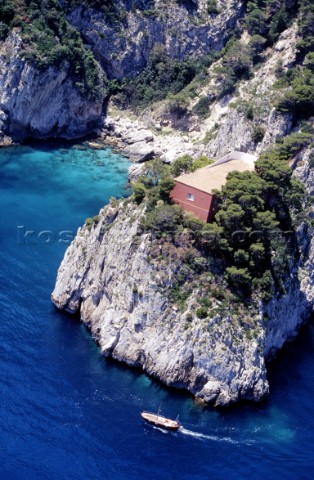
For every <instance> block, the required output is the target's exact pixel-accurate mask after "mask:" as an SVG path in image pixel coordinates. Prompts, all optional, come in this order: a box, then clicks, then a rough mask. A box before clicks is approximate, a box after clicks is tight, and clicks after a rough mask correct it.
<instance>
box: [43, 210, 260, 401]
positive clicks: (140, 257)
mask: <svg viewBox="0 0 314 480" xmlns="http://www.w3.org/2000/svg"><path fill="white" fill-rule="evenodd" d="M142 214H143V211H142V209H141V208H138V207H134V205H129V206H127V207H123V205H121V204H120V205H119V206H118V207H115V208H113V207H112V206H109V207H107V208H105V209H103V210H102V211H101V212H100V222H99V223H98V224H97V225H96V224H95V225H94V226H93V227H92V228H91V229H89V228H88V227H86V226H85V227H83V228H81V229H80V230H79V231H78V234H77V236H76V238H75V240H74V241H73V242H72V244H71V246H70V247H69V248H68V250H67V252H66V254H65V257H64V260H63V262H62V264H61V266H60V269H59V272H58V278H57V282H56V286H55V289H54V292H53V294H52V300H53V302H54V303H55V305H56V306H57V307H58V308H60V309H65V310H67V311H69V312H72V313H74V312H79V313H80V316H81V319H82V321H83V322H84V323H85V324H86V325H88V326H89V327H90V329H91V331H92V334H93V336H94V338H95V339H96V340H97V342H98V343H99V345H100V348H101V352H102V353H103V355H105V356H111V357H113V358H115V359H117V360H119V361H122V362H124V363H127V364H129V365H133V366H136V367H140V368H143V370H144V371H146V372H147V373H149V374H150V375H152V376H155V377H157V378H159V379H160V380H161V381H163V382H164V383H166V384H167V385H172V386H175V387H178V388H184V389H187V390H189V391H190V392H192V393H193V394H194V395H196V396H197V397H199V398H200V399H202V400H204V401H206V402H215V403H216V404H217V405H227V404H229V403H231V402H235V401H238V400H240V399H252V400H260V399H261V398H263V396H264V395H265V394H267V392H268V383H267V379H266V369H265V361H264V357H263V356H262V355H261V354H260V352H261V348H260V345H261V343H262V342H263V330H262V329H261V328H260V327H259V329H258V332H259V333H258V335H257V337H256V338H255V339H253V340H250V339H248V338H247V337H246V336H245V334H244V333H243V329H242V328H241V327H240V324H237V323H236V324H233V323H232V320H231V318H229V317H226V318H221V317H220V316H219V315H217V316H216V317H215V318H213V319H211V320H210V323H209V324H208V323H206V322H204V320H201V319H199V318H198V317H197V316H196V315H195V309H194V308H193V306H192V305H193V299H194V301H195V296H197V292H195V294H194V297H193V296H192V298H191V299H190V300H189V306H188V308H187V311H186V312H184V313H182V312H179V311H178V310H177V309H176V308H175V307H174V306H173V305H171V304H170V302H169V300H168V298H167V295H166V294H165V292H164V291H162V289H161V288H160V280H161V278H162V279H163V280H162V281H163V283H164V284H165V285H168V288H169V286H170V285H171V278H172V276H173V274H174V269H175V266H174V265H171V263H169V264H168V265H165V266H163V267H161V266H158V265H153V264H151V263H150V261H149V251H150V246H151V238H150V235H149V234H144V235H141V236H138V231H139V228H138V227H139V222H140V219H141V216H142ZM187 314H190V315H191V317H190V318H189V321H187V320H186V318H187ZM258 322H259V320H258ZM259 323H260V322H259ZM240 339H241V340H240Z"/></svg>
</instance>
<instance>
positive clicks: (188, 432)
mask: <svg viewBox="0 0 314 480" xmlns="http://www.w3.org/2000/svg"><path fill="white" fill-rule="evenodd" d="M178 431H179V432H180V433H183V434H184V435H190V436H191V437H194V438H198V439H200V440H212V441H214V442H227V443H239V442H237V441H236V440H233V439H232V438H230V437H218V436H217V435H205V434H204V433H199V432H193V431H192V430H188V429H186V428H184V427H180V428H179V430H178Z"/></svg>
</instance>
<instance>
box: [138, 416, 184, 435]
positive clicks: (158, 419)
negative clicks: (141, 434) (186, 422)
mask: <svg viewBox="0 0 314 480" xmlns="http://www.w3.org/2000/svg"><path fill="white" fill-rule="evenodd" d="M141 417H142V418H143V419H144V420H145V422H147V423H150V424H151V425H154V426H155V427H160V428H165V429H166V430H173V431H175V430H178V428H179V427H180V422H178V421H177V420H171V419H170V418H166V417H163V416H162V415H156V414H155V413H150V412H142V413H141Z"/></svg>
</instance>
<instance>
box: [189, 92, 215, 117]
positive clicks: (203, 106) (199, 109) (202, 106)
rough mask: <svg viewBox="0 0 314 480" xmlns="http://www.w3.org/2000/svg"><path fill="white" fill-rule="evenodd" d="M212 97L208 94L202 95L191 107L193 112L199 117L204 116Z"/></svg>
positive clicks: (206, 113) (207, 112) (207, 111)
mask: <svg viewBox="0 0 314 480" xmlns="http://www.w3.org/2000/svg"><path fill="white" fill-rule="evenodd" d="M212 101H213V99H212V98H211V97H210V96H203V97H201V98H200V99H199V101H198V102H197V103H196V105H195V106H194V107H193V112H194V113H196V114H197V115H198V116H199V117H201V118H205V117H206V116H207V115H208V114H209V107H210V104H211V103H212Z"/></svg>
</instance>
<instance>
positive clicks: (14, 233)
mask: <svg viewBox="0 0 314 480" xmlns="http://www.w3.org/2000/svg"><path fill="white" fill-rule="evenodd" d="M127 168H128V162H127V161H126V160H125V159H123V158H122V157H120V156H118V155H116V154H113V153H112V151H111V150H109V149H108V150H104V151H94V150H87V151H81V150H77V149H75V148H69V147H66V148H64V149H62V148H60V147H59V148H53V147H45V148H43V147H40V146H36V147H34V146H33V147H19V148H13V149H6V150H1V151H0V205H1V209H0V307H1V309H0V319H1V320H0V321H1V323H0V325H1V328H0V388H1V393H0V480H28V479H31V480H37V479H38V480H39V479H41V480H45V479H47V480H60V479H61V480H63V479H65V480H72V479H73V480H81V479H93V480H98V479H99V480H100V479H102V480H103V479H105V480H107V479H108V480H111V479H117V480H118V479H119V480H124V479H130V480H133V479H169V480H170V479H171V480H174V479H180V480H181V479H182V480H185V479H197V480H211V479H215V480H220V479H221V480H229V479H231V480H233V479H234V480H238V479H246V478H250V479H263V480H266V479H282V478H283V479H285V480H290V479H291V480H295V479H297V480H305V479H312V478H313V476H314V454H313V439H314V435H313V428H314V381H313V379H314V326H313V323H310V324H309V325H308V326H307V327H305V328H304V329H303V331H302V332H301V335H300V337H299V338H298V340H297V341H296V342H295V343H294V344H293V345H291V346H290V347H289V348H288V349H287V350H286V351H285V352H284V353H282V354H281V355H280V357H279V358H278V359H277V360H276V362H275V363H274V364H273V365H272V367H271V368H270V375H269V377H270V386H271V395H270V398H269V400H268V401H267V402H265V403H264V404H262V405H258V406H255V405H242V406H240V407H236V408H232V409H229V410H215V409H214V408H207V409H204V408H202V407H201V406H199V405H197V404H196V403H194V402H193V400H192V398H190V397H189V396H188V395H186V394H184V393H180V392H177V391H174V390H170V389H167V388H165V387H163V386H162V385H160V384H159V383H158V382H155V381H153V380H151V379H150V378H148V377H147V376H146V375H144V374H143V373H141V372H139V371H135V370H132V369H128V368H126V367H122V366H120V365H118V364H116V363H114V362H112V361H108V360H105V359H103V358H102V357H101V356H100V355H99V351H98V349H97V347H96V345H95V344H94V342H93V341H92V339H91V338H90V335H89V333H88V332H87V330H86V329H85V328H84V326H83V325H81V324H80V323H79V322H78V321H77V319H74V318H73V317H70V316H67V315H65V314H62V313H60V312H58V311H56V310H55V308H54V307H53V305H52V304H51V303H50V293H51V291H52V289H53V286H54V281H55V276H56V272H57V268H58V265H59V263H60V261H61V259H62V257H63V254H64V251H65V248H66V244H65V243H63V242H62V241H61V242H60V241H58V240H60V239H61V240H62V239H64V238H65V234H61V236H60V235H59V232H61V231H65V230H66V231H74V232H75V231H76V229H77V228H78V226H80V225H81V224H82V223H83V222H84V220H85V218H86V217H89V216H92V215H95V214H97V212H98V210H99V209H100V208H101V207H102V206H103V205H104V203H106V202H108V200H109V198H110V196H117V197H118V196H122V195H125V194H127V191H126V190H125V183H126V178H127ZM27 231H33V232H34V233H32V234H27V235H26V237H25V236H24V235H23V234H24V233H26V232H27ZM43 231H46V233H40V232H43ZM47 232H48V233H47ZM45 241H46V242H47V244H45V243H44V242H45ZM160 402H162V405H163V413H164V414H166V415H169V416H171V417H175V416H176V415H177V414H179V415H180V419H181V422H182V424H183V425H184V428H183V429H182V430H181V431H179V432H177V433H164V432H161V431H160V430H158V429H153V428H151V427H149V426H145V425H144V424H143V423H142V421H141V419H140V417H139V413H140V411H141V410H143V409H152V410H156V409H157V408H158V406H159V404H160Z"/></svg>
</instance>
